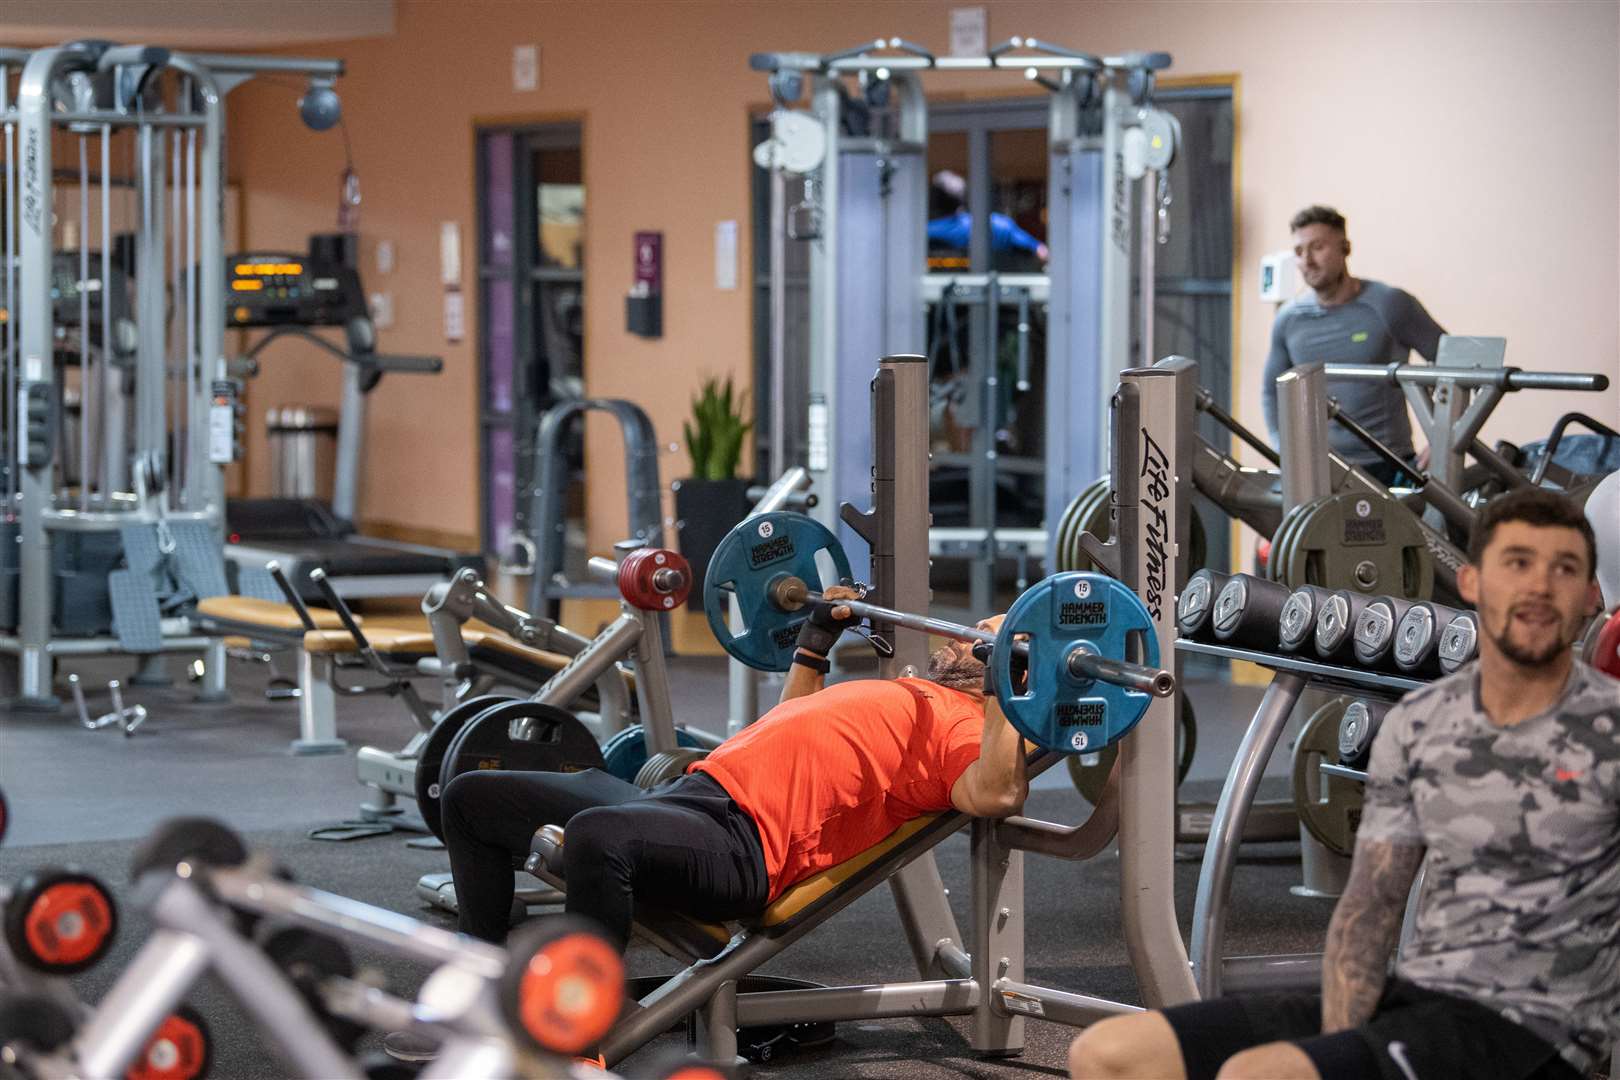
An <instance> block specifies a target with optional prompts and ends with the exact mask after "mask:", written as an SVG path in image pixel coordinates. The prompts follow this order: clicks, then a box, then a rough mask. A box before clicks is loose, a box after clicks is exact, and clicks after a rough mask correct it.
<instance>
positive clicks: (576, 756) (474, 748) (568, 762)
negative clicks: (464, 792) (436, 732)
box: [418, 701, 605, 840]
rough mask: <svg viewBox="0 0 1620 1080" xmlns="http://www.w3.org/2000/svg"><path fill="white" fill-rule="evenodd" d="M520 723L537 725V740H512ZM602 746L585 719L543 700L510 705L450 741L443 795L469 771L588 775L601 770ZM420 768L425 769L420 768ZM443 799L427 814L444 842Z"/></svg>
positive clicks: (441, 785) (441, 780) (478, 718)
mask: <svg viewBox="0 0 1620 1080" xmlns="http://www.w3.org/2000/svg"><path fill="white" fill-rule="evenodd" d="M514 720H530V721H532V722H533V726H534V730H535V737H534V738H533V739H514V738H512V733H511V730H510V729H511V725H512V722H513V721H514ZM604 764H605V763H604V762H603V761H602V748H601V747H600V746H598V745H597V744H596V737H595V736H594V735H592V734H591V731H590V728H587V727H586V726H585V725H584V724H583V723H581V722H580V719H579V717H577V716H575V715H574V714H573V713H571V712H569V711H568V710H567V709H560V708H558V707H557V706H555V705H543V704H541V703H540V702H538V701H509V702H507V703H506V704H504V705H496V706H495V707H493V708H490V709H485V710H484V711H483V712H481V713H479V714H478V715H477V716H476V717H474V718H473V719H472V720H470V721H468V722H467V723H466V724H465V725H463V726H462V729H461V731H460V733H459V734H457V735H456V737H455V738H454V739H453V740H451V742H450V749H449V750H448V751H447V752H446V753H445V755H444V763H443V764H442V765H440V767H439V795H440V798H442V797H443V793H444V789H445V788H446V787H448V786H449V785H450V781H452V780H454V779H455V778H456V777H458V776H460V775H461V774H462V773H465V772H473V771H475V770H479V769H498V770H501V771H504V772H584V771H585V770H586V769H600V768H602V766H603V765H604ZM418 768H420V766H418ZM440 808H441V804H440V800H439V799H435V800H434V802H433V810H434V813H433V816H432V818H431V819H429V817H428V815H427V813H426V812H425V808H423V809H424V813H423V814H422V820H423V821H426V822H427V823H428V827H429V828H431V829H432V830H433V833H434V835H435V836H437V837H438V838H439V839H440V840H443V839H444V835H443V832H442V830H443V828H444V824H443V821H442V819H441V817H440V814H439V811H440Z"/></svg>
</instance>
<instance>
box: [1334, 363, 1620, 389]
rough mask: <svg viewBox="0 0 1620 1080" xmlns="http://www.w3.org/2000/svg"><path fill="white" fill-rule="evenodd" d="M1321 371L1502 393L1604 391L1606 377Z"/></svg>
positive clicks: (1363, 368) (1397, 367) (1420, 369)
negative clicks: (1501, 390)
mask: <svg viewBox="0 0 1620 1080" xmlns="http://www.w3.org/2000/svg"><path fill="white" fill-rule="evenodd" d="M1323 371H1324V372H1325V373H1326V374H1327V375H1328V376H1329V377H1330V378H1334V379H1360V380H1362V381H1363V382H1387V383H1389V384H1390V385H1391V386H1395V385H1399V384H1400V383H1417V384H1419V385H1423V386H1436V385H1439V384H1440V383H1448V384H1450V385H1453V386H1467V387H1479V386H1495V387H1499V388H1501V389H1503V390H1607V389H1608V388H1609V377H1608V376H1607V375H1599V374H1596V373H1589V372H1578V371H1525V370H1524V369H1523V368H1515V367H1503V368H1447V367H1434V366H1432V365H1429V364H1389V365H1387V366H1384V367H1377V366H1374V365H1372V364H1326V365H1324V366H1323Z"/></svg>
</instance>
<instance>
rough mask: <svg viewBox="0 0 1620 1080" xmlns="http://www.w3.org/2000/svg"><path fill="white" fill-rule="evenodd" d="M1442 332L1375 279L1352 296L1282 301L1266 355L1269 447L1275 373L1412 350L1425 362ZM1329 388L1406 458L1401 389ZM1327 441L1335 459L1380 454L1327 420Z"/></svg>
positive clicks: (1391, 358)
mask: <svg viewBox="0 0 1620 1080" xmlns="http://www.w3.org/2000/svg"><path fill="white" fill-rule="evenodd" d="M1443 333H1445V331H1443V330H1441V329H1440V324H1439V323H1437V322H1435V321H1434V320H1433V319H1432V318H1430V317H1429V313H1428V312H1427V311H1425V310H1423V305H1422V304H1420V303H1418V302H1417V300H1416V299H1415V298H1414V297H1413V296H1412V295H1411V294H1410V293H1407V292H1404V291H1402V290H1400V289H1396V288H1392V287H1391V286H1389V285H1385V284H1383V283H1381V282H1377V281H1368V280H1366V279H1365V278H1363V279H1362V281H1361V291H1360V292H1359V293H1357V294H1356V296H1355V298H1354V299H1352V300H1348V301H1346V302H1345V303H1343V304H1335V305H1334V306H1333V307H1323V306H1322V305H1321V304H1320V303H1318V302H1317V300H1316V294H1315V293H1306V294H1305V295H1303V296H1299V297H1295V298H1294V299H1293V300H1290V301H1289V302H1288V303H1286V304H1284V305H1283V306H1282V308H1281V309H1279V310H1278V312H1277V319H1276V322H1274V323H1273V324H1272V327H1271V352H1270V353H1269V354H1268V355H1267V356H1266V370H1265V376H1264V379H1265V385H1264V387H1263V388H1262V397H1261V400H1262V403H1263V404H1264V406H1265V415H1266V430H1267V431H1269V432H1270V433H1271V442H1272V444H1273V445H1280V443H1279V440H1278V437H1277V376H1279V375H1281V374H1283V373H1284V372H1285V371H1287V370H1288V369H1289V368H1291V367H1294V366H1296V365H1298V364H1310V363H1314V362H1316V361H1321V362H1322V363H1326V364H1379V365H1384V364H1389V363H1396V362H1399V363H1405V362H1406V361H1407V359H1408V358H1409V356H1410V354H1411V350H1413V349H1415V350H1417V352H1418V354H1419V355H1420V356H1422V357H1423V358H1424V359H1425V360H1427V361H1429V362H1430V363H1433V362H1434V357H1435V353H1436V352H1437V351H1438V350H1439V347H1440V335H1441V334H1443ZM1327 390H1328V393H1329V394H1330V395H1332V396H1333V397H1335V398H1337V399H1338V401H1339V405H1340V406H1341V407H1342V408H1343V409H1344V411H1345V412H1346V413H1347V414H1349V415H1350V416H1351V417H1352V418H1353V419H1355V420H1357V421H1359V422H1360V423H1361V424H1362V425H1363V426H1364V427H1366V428H1367V429H1368V430H1370V431H1371V432H1372V433H1373V434H1374V435H1376V436H1378V437H1379V438H1380V439H1382V440H1383V441H1384V442H1385V443H1387V444H1388V445H1389V447H1390V448H1391V449H1392V450H1394V451H1395V452H1396V453H1397V454H1401V455H1403V456H1405V457H1408V458H1410V457H1411V455H1412V452H1413V448H1412V423H1411V420H1409V419H1408V418H1407V415H1406V398H1405V397H1404V396H1403V395H1402V394H1401V389H1400V387H1398V386H1390V385H1388V384H1387V383H1372V382H1359V381H1357V382H1352V381H1349V380H1344V379H1329V380H1328V383H1327ZM1328 441H1329V443H1330V445H1331V446H1332V447H1333V449H1334V450H1335V451H1337V452H1338V453H1339V454H1340V456H1342V457H1344V458H1346V459H1348V460H1350V461H1354V462H1357V463H1366V462H1374V461H1378V460H1379V458H1378V456H1377V455H1376V454H1374V453H1373V452H1372V451H1371V450H1369V449H1368V448H1367V447H1366V446H1365V445H1364V444H1362V443H1361V442H1360V441H1358V440H1357V439H1356V437H1355V436H1354V435H1352V434H1350V432H1348V431H1346V430H1345V429H1344V428H1343V427H1342V426H1340V425H1339V424H1334V423H1329V424H1328Z"/></svg>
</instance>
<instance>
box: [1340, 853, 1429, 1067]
mask: <svg viewBox="0 0 1620 1080" xmlns="http://www.w3.org/2000/svg"><path fill="white" fill-rule="evenodd" d="M1423 853H1424V848H1423V847H1422V845H1419V844H1391V843H1385V842H1382V841H1377V840H1362V841H1358V842H1357V843H1356V855H1355V862H1353V863H1352V864H1351V867H1350V881H1349V883H1348V884H1346V885H1345V887H1344V895H1343V896H1341V897H1339V905H1338V907H1336V908H1334V909H1333V921H1332V922H1330V923H1329V924H1328V933H1327V949H1326V951H1325V952H1324V953H1323V955H1322V1033H1323V1034H1324V1035H1330V1034H1332V1033H1333V1032H1335V1031H1344V1030H1346V1029H1348V1028H1353V1027H1360V1026H1361V1025H1362V1024H1364V1023H1366V1022H1367V1020H1368V1019H1369V1018H1370V1017H1371V1016H1372V1012H1373V1007H1374V1006H1375V1005H1377V1004H1378V998H1379V995H1381V994H1382V993H1383V992H1384V980H1385V978H1386V975H1387V972H1388V969H1389V955H1390V952H1391V951H1392V950H1393V949H1394V948H1395V942H1396V939H1397V938H1398V937H1399V936H1400V931H1401V916H1402V915H1403V914H1404V912H1405V910H1406V898H1407V894H1408V893H1409V892H1410V891H1411V889H1412V880H1413V878H1415V877H1416V876H1417V871H1418V866H1419V865H1420V864H1421V863H1422V862H1423Z"/></svg>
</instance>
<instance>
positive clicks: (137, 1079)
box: [124, 1005, 214, 1080]
mask: <svg viewBox="0 0 1620 1080" xmlns="http://www.w3.org/2000/svg"><path fill="white" fill-rule="evenodd" d="M213 1057H214V1051H213V1039H212V1038H211V1037H210V1035H209V1032H208V1025H207V1024H206V1023H205V1022H204V1021H203V1018H202V1014H201V1013H199V1012H197V1010H196V1009H193V1008H192V1007H191V1006H190V1005H182V1006H180V1008H179V1009H177V1010H176V1011H174V1012H172V1013H170V1014H169V1015H168V1016H166V1017H164V1018H163V1023H161V1024H159V1025H158V1029H157V1030H156V1031H154V1032H153V1033H152V1037H151V1038H150V1039H148V1040H146V1046H145V1047H144V1048H143V1049H142V1050H141V1056H140V1057H138V1058H136V1059H135V1063H134V1064H133V1065H131V1066H130V1067H129V1071H128V1072H127V1073H125V1074H124V1075H125V1080H197V1077H200V1076H207V1075H208V1066H209V1065H210V1064H211V1063H212V1061H213Z"/></svg>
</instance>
